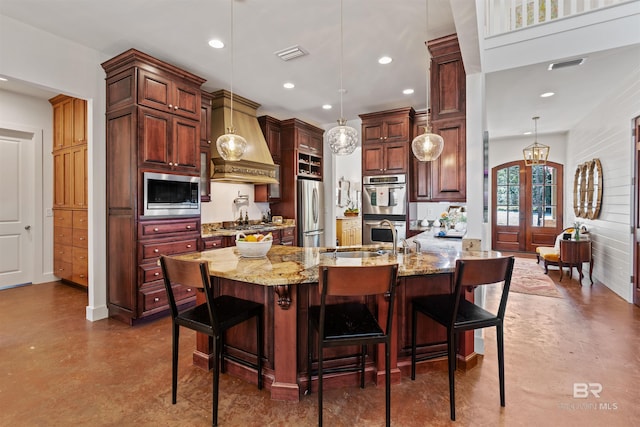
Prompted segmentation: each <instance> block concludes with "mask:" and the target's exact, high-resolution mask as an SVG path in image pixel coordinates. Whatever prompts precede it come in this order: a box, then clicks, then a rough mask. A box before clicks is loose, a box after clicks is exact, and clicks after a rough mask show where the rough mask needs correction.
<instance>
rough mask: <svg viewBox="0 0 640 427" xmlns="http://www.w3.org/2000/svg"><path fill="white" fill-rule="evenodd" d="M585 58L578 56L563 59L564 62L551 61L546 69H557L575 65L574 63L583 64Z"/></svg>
mask: <svg viewBox="0 0 640 427" xmlns="http://www.w3.org/2000/svg"><path fill="white" fill-rule="evenodd" d="M585 60H586V58H578V59H572V60H570V61H564V62H552V63H551V64H549V68H548V70H549V71H551V70H558V69H560V68H567V67H575V66H576V65H582V64H584V61H585Z"/></svg>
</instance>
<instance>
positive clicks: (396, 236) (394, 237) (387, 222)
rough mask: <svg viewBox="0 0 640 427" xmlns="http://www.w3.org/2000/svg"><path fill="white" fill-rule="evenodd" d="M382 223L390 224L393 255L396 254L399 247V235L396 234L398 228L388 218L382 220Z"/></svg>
mask: <svg viewBox="0 0 640 427" xmlns="http://www.w3.org/2000/svg"><path fill="white" fill-rule="evenodd" d="M380 225H381V226H382V225H388V226H389V228H390V229H391V237H392V238H393V255H396V254H397V249H398V235H397V234H396V228H395V227H394V226H393V224H392V223H391V221H389V220H388V219H383V220H382V221H380Z"/></svg>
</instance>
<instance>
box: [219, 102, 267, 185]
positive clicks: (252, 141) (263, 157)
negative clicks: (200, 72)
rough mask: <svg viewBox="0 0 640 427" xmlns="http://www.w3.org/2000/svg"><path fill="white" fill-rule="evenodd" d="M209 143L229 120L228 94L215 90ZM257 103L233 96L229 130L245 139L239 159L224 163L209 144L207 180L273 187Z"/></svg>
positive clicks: (229, 105) (220, 132)
mask: <svg viewBox="0 0 640 427" xmlns="http://www.w3.org/2000/svg"><path fill="white" fill-rule="evenodd" d="M211 96H212V97H213V99H212V111H211V140H212V141H215V140H216V139H217V138H218V137H219V136H220V135H223V134H224V133H225V132H226V131H227V128H228V127H229V126H230V121H231V93H230V92H229V91H226V90H219V91H217V92H213V93H211ZM258 107H260V104H256V103H255V102H253V101H250V100H248V99H246V98H243V97H241V96H238V95H236V94H235V93H234V94H233V127H235V129H236V134H238V135H241V136H243V137H244V138H245V139H246V140H247V149H246V151H245V153H244V155H243V156H242V159H241V160H239V161H237V162H233V161H226V160H224V159H223V158H222V157H221V156H220V153H218V149H217V148H216V144H215V143H213V144H211V162H212V163H213V167H212V168H211V179H212V180H213V181H218V182H244V183H249V184H277V183H278V181H277V179H276V170H275V165H274V163H273V158H272V157H271V153H270V152H269V147H268V145H267V141H266V140H265V139H264V136H263V134H262V130H261V129H260V124H259V123H258V119H257V114H256V111H257V109H258Z"/></svg>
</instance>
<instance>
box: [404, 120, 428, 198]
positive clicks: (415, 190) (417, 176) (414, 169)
mask: <svg viewBox="0 0 640 427" xmlns="http://www.w3.org/2000/svg"><path fill="white" fill-rule="evenodd" d="M426 126H427V116H426V114H416V117H415V120H414V125H413V137H414V138H415V137H416V136H418V135H422V134H423V133H424V130H425V128H426ZM407 151H408V152H409V153H408V154H409V158H410V159H411V160H410V161H409V165H410V174H411V175H410V180H409V201H410V202H428V201H430V200H431V162H421V161H419V160H418V159H417V158H416V156H414V155H413V152H412V151H411V149H408V150H407Z"/></svg>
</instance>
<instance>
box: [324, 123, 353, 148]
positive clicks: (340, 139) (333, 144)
mask: <svg viewBox="0 0 640 427" xmlns="http://www.w3.org/2000/svg"><path fill="white" fill-rule="evenodd" d="M327 140H328V141H329V148H330V149H331V152H332V153H334V154H336V155H338V156H346V155H349V154H351V153H353V152H354V150H355V149H356V147H357V146H358V133H357V132H356V130H355V129H354V128H352V127H350V126H347V122H346V120H344V119H340V120H338V126H336V127H333V128H331V129H329V132H327Z"/></svg>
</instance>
